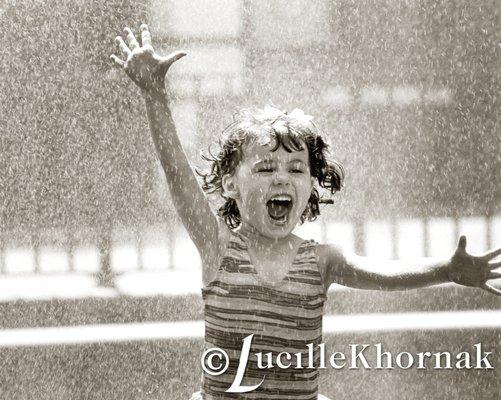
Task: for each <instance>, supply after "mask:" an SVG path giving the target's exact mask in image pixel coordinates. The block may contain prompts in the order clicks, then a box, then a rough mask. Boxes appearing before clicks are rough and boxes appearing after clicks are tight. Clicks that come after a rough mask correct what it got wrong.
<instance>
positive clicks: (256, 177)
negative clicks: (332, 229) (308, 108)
mask: <svg viewBox="0 0 501 400" xmlns="http://www.w3.org/2000/svg"><path fill="white" fill-rule="evenodd" d="M242 150H243V157H242V160H241V161H240V163H239V164H238V166H237V168H236V170H235V172H234V174H233V175H232V176H229V175H227V176H226V177H225V179H224V183H223V184H224V186H225V191H226V194H227V195H229V196H230V197H233V198H235V200H236V202H237V205H238V209H239V211H240V216H241V219H242V224H243V226H244V227H245V226H249V225H250V226H252V227H254V228H255V229H257V230H258V232H259V233H260V234H262V235H263V236H266V237H270V238H284V237H286V236H288V235H289V234H290V233H291V231H292V230H293V229H294V227H295V226H296V225H297V223H298V222H299V220H300V217H301V215H302V214H303V212H304V210H305V208H306V206H307V204H308V199H309V198H310V195H311V190H312V188H313V178H312V176H311V174H310V165H309V154H308V149H307V147H306V145H305V144H304V143H303V150H301V151H293V152H291V153H289V152H287V151H286V150H285V149H284V148H283V147H282V146H279V147H278V149H276V150H275V151H271V150H272V147H271V146H270V145H262V144H259V143H257V142H254V141H252V142H250V143H245V144H244V146H243V148H242Z"/></svg>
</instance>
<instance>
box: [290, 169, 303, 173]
mask: <svg viewBox="0 0 501 400" xmlns="http://www.w3.org/2000/svg"><path fill="white" fill-rule="evenodd" d="M291 172H292V173H293V174H302V173H304V171H303V170H302V169H297V168H294V169H292V170H291Z"/></svg>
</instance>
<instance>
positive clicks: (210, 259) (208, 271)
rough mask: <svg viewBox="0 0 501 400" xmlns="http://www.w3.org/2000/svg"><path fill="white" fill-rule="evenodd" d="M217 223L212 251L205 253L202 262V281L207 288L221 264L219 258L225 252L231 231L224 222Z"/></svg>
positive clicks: (219, 220)
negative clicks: (215, 241) (215, 238)
mask: <svg viewBox="0 0 501 400" xmlns="http://www.w3.org/2000/svg"><path fill="white" fill-rule="evenodd" d="M217 221H218V230H217V243H216V244H215V245H214V248H213V249H212V251H210V252H208V253H207V256H206V257H205V258H204V259H203V260H202V269H203V271H202V281H203V285H204V286H207V284H208V283H209V282H211V281H212V280H213V279H214V278H215V277H216V273H217V271H218V269H219V266H220V264H221V258H222V257H223V255H224V252H225V251H226V247H227V245H228V242H229V240H230V237H231V231H230V229H229V228H228V226H227V225H226V224H225V222H224V221H223V220H221V219H219V218H218V219H217Z"/></svg>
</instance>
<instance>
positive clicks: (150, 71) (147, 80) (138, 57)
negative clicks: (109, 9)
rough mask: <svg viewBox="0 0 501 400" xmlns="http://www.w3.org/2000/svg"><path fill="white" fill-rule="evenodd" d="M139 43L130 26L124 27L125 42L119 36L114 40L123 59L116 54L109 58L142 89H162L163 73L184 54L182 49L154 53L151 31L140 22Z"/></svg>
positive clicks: (163, 85)
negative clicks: (165, 55) (168, 53)
mask: <svg viewBox="0 0 501 400" xmlns="http://www.w3.org/2000/svg"><path fill="white" fill-rule="evenodd" d="M140 30H141V45H140V44H139V42H138V41H137V39H136V37H135V36H134V33H132V31H131V30H130V28H125V29H124V32H125V34H126V40H127V43H128V45H127V43H126V42H125V41H124V39H123V38H122V37H121V36H117V37H116V39H115V41H116V43H117V44H118V46H119V47H120V50H121V51H122V53H123V55H124V57H125V61H124V60H122V59H121V58H119V57H117V56H116V55H114V54H113V55H111V59H112V60H113V61H114V62H115V63H116V64H118V65H119V66H120V67H122V68H123V69H124V71H125V73H126V74H127V75H128V76H129V78H131V79H132V81H133V82H134V83H135V84H136V85H137V86H139V87H140V88H141V90H143V91H150V90H159V89H160V90H163V89H164V87H165V74H166V73H167V71H168V69H169V68H170V66H171V65H172V64H173V63H174V62H175V61H177V60H179V59H180V58H181V57H184V56H185V55H186V53H185V52H183V51H177V52H174V53H172V54H170V55H168V56H167V57H162V56H160V55H158V54H157V53H155V51H154V50H153V46H152V44H151V33H150V31H149V30H148V26H147V25H146V24H142V25H141V27H140Z"/></svg>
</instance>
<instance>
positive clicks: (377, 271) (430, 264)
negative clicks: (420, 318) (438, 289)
mask: <svg viewBox="0 0 501 400" xmlns="http://www.w3.org/2000/svg"><path fill="white" fill-rule="evenodd" d="M499 254H501V249H497V250H494V251H491V252H488V253H486V254H484V255H482V256H472V255H471V254H468V253H467V252H466V238H465V237H464V236H462V237H461V238H460V240H459V244H458V248H457V249H456V252H455V253H454V255H453V256H452V258H451V259H449V260H432V259H428V258H424V259H419V260H416V261H414V262H410V261H403V260H377V259H373V258H369V257H360V256H357V255H344V254H343V253H342V252H341V251H340V250H339V249H338V248H336V247H335V246H331V245H326V246H323V248H322V250H321V255H320V256H321V259H322V260H323V262H322V264H323V265H324V266H325V273H324V276H325V280H326V281H327V285H330V284H331V283H339V284H341V285H345V286H350V287H354V288H358V289H373V290H407V289H413V288H419V287H424V286H431V285H436V284H440V283H445V282H455V283H458V284H460V285H464V286H473V287H480V288H483V289H485V290H487V291H489V292H491V293H494V294H497V295H501V291H500V290H498V289H496V288H494V287H492V286H491V285H489V284H488V283H487V281H488V280H490V279H497V278H501V273H500V272H495V271H493V269H495V268H498V267H500V266H501V262H493V261H492V260H493V259H494V258H495V257H497V256H498V255H499Z"/></svg>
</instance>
